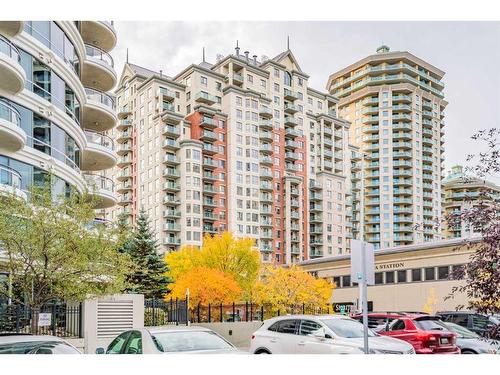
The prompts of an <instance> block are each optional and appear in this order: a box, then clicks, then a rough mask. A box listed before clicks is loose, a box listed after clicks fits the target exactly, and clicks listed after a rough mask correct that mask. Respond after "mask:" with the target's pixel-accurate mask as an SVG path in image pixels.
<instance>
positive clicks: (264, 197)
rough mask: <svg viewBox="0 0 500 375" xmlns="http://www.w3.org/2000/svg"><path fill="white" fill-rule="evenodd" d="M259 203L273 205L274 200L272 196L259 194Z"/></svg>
mask: <svg viewBox="0 0 500 375" xmlns="http://www.w3.org/2000/svg"><path fill="white" fill-rule="evenodd" d="M260 201H261V202H267V203H273V202H274V199H273V196H272V194H261V195H260Z"/></svg>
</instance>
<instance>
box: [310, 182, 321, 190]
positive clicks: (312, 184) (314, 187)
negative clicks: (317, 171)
mask: <svg viewBox="0 0 500 375" xmlns="http://www.w3.org/2000/svg"><path fill="white" fill-rule="evenodd" d="M309 189H311V190H321V189H323V185H322V184H321V182H319V181H309Z"/></svg>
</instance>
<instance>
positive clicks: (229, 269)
mask: <svg viewBox="0 0 500 375" xmlns="http://www.w3.org/2000/svg"><path fill="white" fill-rule="evenodd" d="M165 261H166V263H167V264H168V266H169V272H168V274H167V275H168V276H169V277H170V278H172V280H173V281H174V285H173V286H172V288H173V289H175V288H176V286H177V285H176V284H178V283H179V282H181V281H182V287H184V291H183V292H182V293H183V294H182V296H184V294H185V291H186V288H189V290H190V294H191V295H192V288H191V286H190V279H189V278H188V277H187V276H186V275H193V272H194V270H198V272H201V271H203V272H206V271H207V270H215V271H218V272H219V274H218V275H219V276H220V274H222V275H223V276H224V277H225V278H226V279H227V280H233V281H235V282H236V284H237V285H238V286H239V288H240V289H239V290H240V294H239V295H237V296H235V298H234V299H233V300H232V301H231V302H233V301H236V302H238V301H240V300H243V299H247V298H250V296H251V291H252V289H253V287H254V285H255V282H256V280H257V277H258V275H259V269H260V256H259V252H258V250H256V249H255V247H254V241H253V240H252V239H251V238H235V237H233V235H232V234H231V233H229V232H224V233H222V234H219V235H215V236H210V235H206V236H205V237H204V238H203V246H202V247H201V248H198V247H195V246H185V247H183V248H182V249H181V250H179V251H177V252H172V253H169V254H167V255H166V256H165ZM212 280H213V281H214V282H215V281H216V280H219V279H218V278H215V277H214V278H213V279H212ZM192 283H193V284H194V283H195V281H194V279H193V281H192ZM177 289H178V290H180V287H178V288H177ZM232 291H234V290H232ZM170 297H172V295H168V296H167V297H166V298H170ZM209 302H211V303H215V302H217V300H215V299H214V300H212V301H209Z"/></svg>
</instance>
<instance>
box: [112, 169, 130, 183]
mask: <svg viewBox="0 0 500 375" xmlns="http://www.w3.org/2000/svg"><path fill="white" fill-rule="evenodd" d="M129 178H132V172H131V171H130V169H129V168H126V169H122V170H121V171H120V172H119V173H118V175H117V176H116V179H117V180H118V181H124V180H127V179H129Z"/></svg>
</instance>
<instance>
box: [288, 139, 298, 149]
mask: <svg viewBox="0 0 500 375" xmlns="http://www.w3.org/2000/svg"><path fill="white" fill-rule="evenodd" d="M296 148H299V142H295V141H292V140H290V139H287V140H286V141H285V149H292V150H294V149H296Z"/></svg>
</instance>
